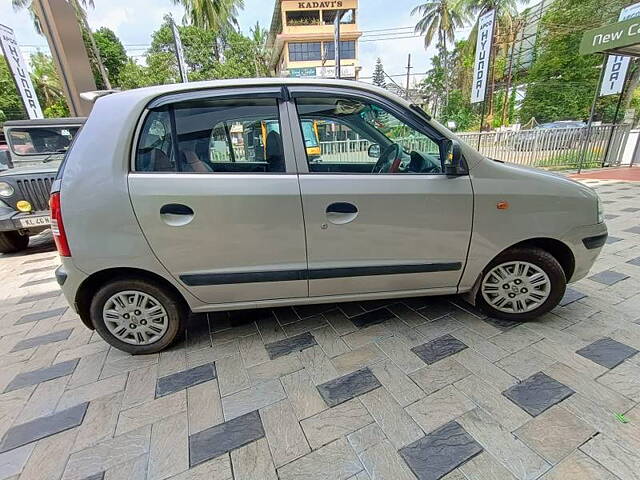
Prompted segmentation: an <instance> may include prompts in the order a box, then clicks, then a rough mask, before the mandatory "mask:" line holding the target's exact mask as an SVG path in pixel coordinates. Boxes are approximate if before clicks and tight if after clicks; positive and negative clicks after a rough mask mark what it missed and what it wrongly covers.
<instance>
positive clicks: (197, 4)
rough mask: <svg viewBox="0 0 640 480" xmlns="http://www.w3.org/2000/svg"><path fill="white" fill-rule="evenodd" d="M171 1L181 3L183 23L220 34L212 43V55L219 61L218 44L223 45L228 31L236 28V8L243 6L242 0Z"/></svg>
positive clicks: (176, 3) (219, 47)
mask: <svg viewBox="0 0 640 480" xmlns="http://www.w3.org/2000/svg"><path fill="white" fill-rule="evenodd" d="M171 1H172V2H173V4H174V5H182V6H183V7H184V17H183V18H182V22H183V23H185V24H191V25H193V26H195V27H200V28H202V29H205V30H211V31H214V32H218V33H219V34H220V35H219V39H217V40H216V41H215V42H214V45H213V55H214V57H215V58H216V59H217V60H218V61H220V50H221V45H220V44H221V43H222V44H223V45H224V43H223V42H224V40H225V37H226V34H227V33H228V32H229V31H231V30H237V29H238V27H239V25H238V19H237V17H238V9H242V8H244V0H171Z"/></svg>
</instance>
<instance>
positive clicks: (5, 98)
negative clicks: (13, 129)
mask: <svg viewBox="0 0 640 480" xmlns="http://www.w3.org/2000/svg"><path fill="white" fill-rule="evenodd" d="M0 92H2V95H0V121H4V120H18V119H21V118H24V117H25V115H26V112H25V110H24V107H23V106H22V101H21V100H20V96H19V95H18V91H17V90H16V84H15V82H14V81H13V77H12V76H11V72H10V71H9V66H8V65H7V61H6V60H5V58H4V57H3V56H0Z"/></svg>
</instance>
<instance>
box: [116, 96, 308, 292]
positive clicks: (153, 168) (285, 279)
mask: <svg viewBox="0 0 640 480" xmlns="http://www.w3.org/2000/svg"><path fill="white" fill-rule="evenodd" d="M279 92H280V89H276V90H275V91H274V92H273V96H271V98H265V92H260V94H256V95H255V96H254V97H252V96H251V95H247V93H246V92H244V93H243V94H242V95H241V96H239V97H231V98H229V97H218V96H211V97H206V96H203V94H202V92H196V93H195V94H194V97H195V98H191V99H189V98H187V99H178V100H176V101H175V102H174V103H171V104H169V105H160V106H158V107H156V108H152V109H151V110H150V111H149V112H148V114H147V116H146V119H145V122H144V125H143V127H142V129H141V132H140V134H139V141H138V145H137V152H136V165H135V171H134V172H132V173H131V174H130V175H129V189H130V195H131V200H132V203H133V207H134V210H135V213H136V216H137V218H138V221H139V223H140V226H141V228H142V231H143V233H144V235H145V237H146V238H147V240H148V242H149V244H150V246H151V248H152V250H153V252H154V253H155V255H156V256H157V257H158V259H159V260H160V262H162V263H163V264H164V266H165V267H166V268H167V270H168V271H169V272H170V273H171V274H172V275H173V276H174V277H175V278H176V279H178V280H179V281H181V282H182V283H183V284H184V285H185V287H186V288H188V289H189V290H190V291H191V292H192V293H193V295H195V296H196V297H197V298H199V299H200V300H202V301H204V302H207V303H227V302H250V301H255V300H265V299H274V298H290V297H306V296H307V295H308V284H307V278H306V268H307V265H306V250H305V238H304V226H303V219H302V207H301V202H300V190H299V185H298V180H297V176H296V175H295V163H294V162H293V161H292V155H291V151H292V142H291V137H290V136H289V137H285V138H283V135H282V134H281V133H280V132H282V129H281V128H280V109H281V108H284V107H282V105H281V101H280V100H279V99H278V98H274V97H277V96H278V94H279ZM285 133H286V134H288V131H287V132H285Z"/></svg>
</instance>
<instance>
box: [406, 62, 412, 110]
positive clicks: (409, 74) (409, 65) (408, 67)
mask: <svg viewBox="0 0 640 480" xmlns="http://www.w3.org/2000/svg"><path fill="white" fill-rule="evenodd" d="M410 78H411V54H409V56H408V57H407V89H406V91H405V98H406V99H407V100H409V79H410Z"/></svg>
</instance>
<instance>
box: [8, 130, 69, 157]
mask: <svg viewBox="0 0 640 480" xmlns="http://www.w3.org/2000/svg"><path fill="white" fill-rule="evenodd" d="M78 130H80V126H73V127H21V128H17V127H16V128H11V129H10V130H9V131H8V132H7V134H8V140H9V145H10V147H11V153H12V154H14V155H17V156H32V155H49V156H57V154H61V153H65V152H66V151H67V150H68V149H69V146H70V145H71V141H72V140H73V137H74V136H75V135H76V134H77V133H78ZM45 161H47V160H46V159H45ZM48 161H51V159H49V160H48Z"/></svg>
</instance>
